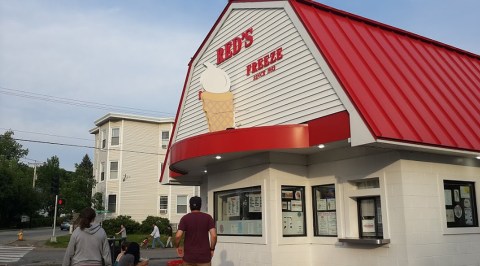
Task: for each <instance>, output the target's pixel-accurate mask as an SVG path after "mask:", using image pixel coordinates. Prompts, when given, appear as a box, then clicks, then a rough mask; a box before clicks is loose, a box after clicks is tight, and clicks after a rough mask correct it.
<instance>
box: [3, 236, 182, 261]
mask: <svg viewBox="0 0 480 266" xmlns="http://www.w3.org/2000/svg"><path fill="white" fill-rule="evenodd" d="M45 242H46V241H45V240H23V241H18V240H16V241H14V242H12V243H10V244H9V246H16V247H35V248H39V249H44V250H47V249H54V250H65V248H53V247H48V246H46V245H45ZM140 256H141V257H142V258H147V259H149V260H174V259H178V256H177V250H176V249H175V248H155V249H151V248H149V249H143V248H142V249H140Z"/></svg>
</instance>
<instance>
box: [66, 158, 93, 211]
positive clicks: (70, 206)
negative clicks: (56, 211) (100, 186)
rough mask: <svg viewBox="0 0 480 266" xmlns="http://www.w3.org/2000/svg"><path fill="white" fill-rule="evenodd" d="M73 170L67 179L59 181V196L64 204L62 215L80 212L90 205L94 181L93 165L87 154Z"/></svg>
mask: <svg viewBox="0 0 480 266" xmlns="http://www.w3.org/2000/svg"><path fill="white" fill-rule="evenodd" d="M75 168H76V169H75V172H74V173H72V174H71V175H70V178H69V179H65V180H62V181H61V195H62V197H63V198H64V199H65V202H66V204H65V207H64V210H63V213H72V212H80V211H81V210H82V209H83V208H85V207H87V206H91V205H92V201H93V200H92V189H93V187H94V186H95V182H96V181H95V179H94V177H93V164H92V162H91V161H90V158H89V157H88V155H87V154H85V156H84V157H83V159H82V162H81V163H80V164H75Z"/></svg>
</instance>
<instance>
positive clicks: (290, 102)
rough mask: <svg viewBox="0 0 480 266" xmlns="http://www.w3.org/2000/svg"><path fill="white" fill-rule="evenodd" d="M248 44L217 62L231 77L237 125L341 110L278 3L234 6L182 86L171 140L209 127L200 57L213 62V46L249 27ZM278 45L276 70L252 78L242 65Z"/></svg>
mask: <svg viewBox="0 0 480 266" xmlns="http://www.w3.org/2000/svg"><path fill="white" fill-rule="evenodd" d="M250 27H252V28H253V34H252V35H253V38H254V41H253V44H252V46H250V47H249V48H245V47H243V48H242V50H241V51H240V52H239V53H238V54H237V55H235V56H233V57H232V58H230V59H228V60H226V61H225V62H223V63H222V64H220V66H219V67H220V68H221V69H223V70H224V71H225V72H226V73H227V74H228V75H229V77H230V79H231V92H232V93H233V94H234V109H235V125H236V128H244V127H255V126H267V125H281V124H298V123H303V122H306V121H309V120H311V119H314V118H318V117H322V116H326V115H329V114H332V113H336V112H339V111H342V110H345V108H344V106H343V105H342V103H341V101H340V100H339V98H338V96H337V95H336V93H335V92H334V90H333V89H332V86H331V85H330V83H329V81H328V80H327V79H326V77H325V75H324V73H323V71H322V70H321V68H320V67H319V65H318V63H317V62H316V60H315V59H314V57H313V55H312V53H311V52H310V50H309V48H308V47H307V45H306V44H305V42H304V40H303V39H302V37H301V36H300V34H299V33H298V31H297V29H296V28H295V26H294V24H293V23H292V21H291V20H290V18H289V17H288V15H287V13H286V12H285V11H284V10H283V9H281V8H265V9H233V10H232V11H231V12H230V13H228V17H227V18H226V19H225V21H224V23H223V24H222V25H220V28H219V30H218V31H217V32H216V34H215V35H214V36H212V37H211V39H210V40H209V42H208V44H207V48H206V49H205V52H204V53H203V54H202V55H201V56H199V58H198V60H196V61H195V62H194V63H195V65H194V66H193V67H192V74H191V78H190V79H189V83H188V84H187V87H186V93H185V96H184V97H185V98H184V99H183V106H182V109H181V115H180V118H179V121H178V132H177V133H176V141H179V140H182V139H184V138H188V137H192V136H195V135H198V134H202V133H206V132H208V127H207V122H206V118H205V114H204V113H203V110H202V102H201V101H200V100H199V99H198V92H199V90H201V89H202V88H201V85H200V82H199V79H200V75H201V74H202V72H203V71H204V70H205V67H204V66H203V63H204V62H210V63H212V64H216V50H217V49H218V48H220V47H223V45H224V44H225V43H227V42H228V41H230V40H232V39H233V38H234V37H236V36H239V35H241V33H242V32H243V31H245V30H247V29H248V28H250ZM279 47H282V49H283V59H281V60H279V61H277V62H276V63H275V64H274V65H275V66H276V70H275V71H274V72H272V73H270V74H267V75H265V76H264V77H261V78H259V79H257V80H253V75H250V76H247V75H246V66H247V65H249V64H250V63H252V62H254V61H255V60H257V59H258V58H260V57H262V56H264V55H266V54H268V53H270V52H272V51H274V50H275V49H276V48H279Z"/></svg>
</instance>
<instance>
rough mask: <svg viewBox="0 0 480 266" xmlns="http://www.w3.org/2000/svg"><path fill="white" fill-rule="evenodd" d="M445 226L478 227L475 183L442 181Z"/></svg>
mask: <svg viewBox="0 0 480 266" xmlns="http://www.w3.org/2000/svg"><path fill="white" fill-rule="evenodd" d="M443 187H444V193H445V211H446V220H447V227H448V228H454V227H478V217H477V204H476V202H475V183H474V182H466V181H452V180H444V181H443Z"/></svg>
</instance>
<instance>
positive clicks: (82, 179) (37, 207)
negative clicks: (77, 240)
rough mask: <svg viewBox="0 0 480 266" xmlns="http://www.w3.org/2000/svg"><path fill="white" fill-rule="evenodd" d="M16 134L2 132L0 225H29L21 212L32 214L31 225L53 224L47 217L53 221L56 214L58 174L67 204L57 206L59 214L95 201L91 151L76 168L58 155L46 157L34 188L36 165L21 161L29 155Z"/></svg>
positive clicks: (74, 210)
mask: <svg viewBox="0 0 480 266" xmlns="http://www.w3.org/2000/svg"><path fill="white" fill-rule="evenodd" d="M13 135H14V133H13V132H12V131H7V132H5V133H4V134H3V135H0V228H7V227H12V226H21V227H25V226H27V223H20V217H21V216H22V215H28V216H30V217H32V218H31V222H29V223H28V226H29V227H30V226H33V227H35V226H37V225H40V226H45V225H51V222H48V224H46V223H47V222H46V221H47V220H50V221H52V218H53V213H54V207H55V195H54V193H52V192H53V189H52V187H55V182H54V179H56V178H58V181H59V182H58V186H59V196H60V197H63V198H64V199H65V201H66V204H65V206H62V207H61V208H59V209H58V212H57V215H60V214H62V213H63V214H67V216H71V214H72V212H78V211H80V210H81V209H83V208H85V207H87V206H91V204H92V202H93V201H95V198H92V189H93V187H94V186H95V179H94V177H93V164H92V162H91V161H90V158H89V157H88V155H85V156H84V157H83V159H82V161H81V162H80V164H76V165H75V167H76V170H75V172H69V171H66V170H65V169H62V168H60V159H59V158H58V157H57V156H52V157H51V158H49V159H47V162H46V163H44V164H43V165H42V166H39V167H37V180H36V182H35V188H33V184H32V182H33V168H32V167H29V166H28V165H26V164H24V163H22V162H20V159H22V158H24V157H25V156H27V155H28V150H27V149H23V147H22V145H21V144H19V143H17V141H16V140H15V139H14V138H13ZM52 185H53V186H52ZM100 198H101V194H100ZM97 201H98V198H97ZM97 205H103V202H102V201H99V202H97ZM97 209H103V208H97ZM39 211H43V212H46V213H48V214H49V218H47V219H43V218H38V217H35V213H37V212H39ZM37 218H38V219H37Z"/></svg>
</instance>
